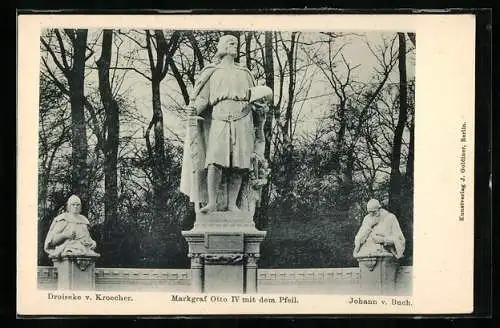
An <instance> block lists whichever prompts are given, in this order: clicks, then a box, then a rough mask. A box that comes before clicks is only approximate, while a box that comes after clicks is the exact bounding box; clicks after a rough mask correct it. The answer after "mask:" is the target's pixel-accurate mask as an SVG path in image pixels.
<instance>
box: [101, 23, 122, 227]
mask: <svg viewBox="0 0 500 328" xmlns="http://www.w3.org/2000/svg"><path fill="white" fill-rule="evenodd" d="M112 42H113V31H112V30H104V31H103V38H102V52H101V57H100V58H99V60H98V61H97V67H98V73H99V93H100V96H101V102H102V104H103V106H104V111H105V113H106V119H105V122H104V131H106V134H105V135H104V138H105V140H104V217H105V231H106V232H110V231H111V229H112V228H113V227H114V226H115V225H116V223H117V221H118V177H117V172H118V140H119V116H118V111H119V109H118V103H117V102H116V100H115V99H114V97H113V93H112V89H111V83H110V80H109V67H110V64H111V45H112Z"/></svg>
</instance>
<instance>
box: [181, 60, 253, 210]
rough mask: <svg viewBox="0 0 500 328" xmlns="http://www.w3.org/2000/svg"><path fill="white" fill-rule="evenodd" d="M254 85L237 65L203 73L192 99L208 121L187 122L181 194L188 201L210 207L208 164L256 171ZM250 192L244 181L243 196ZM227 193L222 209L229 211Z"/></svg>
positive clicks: (214, 67)
mask: <svg viewBox="0 0 500 328" xmlns="http://www.w3.org/2000/svg"><path fill="white" fill-rule="evenodd" d="M254 85H255V81H254V79H253V77H252V74H251V73H250V71H249V70H248V69H246V68H245V67H242V66H240V65H238V64H235V65H231V66H229V67H228V66H222V65H220V64H217V65H208V66H206V67H205V68H204V69H203V70H202V72H201V74H200V77H199V79H198V80H197V82H196V84H195V87H194V90H193V92H192V94H191V97H190V106H192V107H194V108H195V109H196V112H197V113H198V115H199V116H200V117H202V118H203V120H196V119H195V118H192V117H190V118H189V119H188V126H187V129H188V130H187V134H186V135H187V137H186V139H185V142H184V154H183V160H182V172H181V183H180V191H181V192H182V193H184V194H186V195H188V196H189V199H190V201H191V202H194V203H206V202H207V201H208V193H207V181H206V176H207V170H206V168H207V166H208V165H209V164H214V163H215V164H218V165H220V166H223V167H226V168H239V169H249V168H251V165H252V163H251V154H252V152H253V150H254V144H255V131H254V129H255V127H254V124H253V116H252V113H251V112H248V111H247V106H246V105H247V104H248V100H249V89H250V88H251V87H253V86H254ZM246 188H247V186H246V185H245V181H244V183H243V185H242V191H244V190H245V189H246ZM224 189H225V187H223V188H221V190H220V192H219V194H220V197H218V207H223V206H224V205H225V204H224V199H225V198H226V197H225V196H226V194H227V190H224ZM244 197H245V196H244V195H243V198H244ZM219 199H220V201H219ZM240 203H241V202H240Z"/></svg>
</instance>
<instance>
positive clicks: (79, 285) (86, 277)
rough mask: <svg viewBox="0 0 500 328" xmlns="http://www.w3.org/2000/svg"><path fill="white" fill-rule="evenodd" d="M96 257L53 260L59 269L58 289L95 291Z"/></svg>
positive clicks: (67, 257) (68, 257)
mask: <svg viewBox="0 0 500 328" xmlns="http://www.w3.org/2000/svg"><path fill="white" fill-rule="evenodd" d="M96 258H97V257H96V256H64V257H62V258H60V259H52V261H53V263H54V267H56V268H57V289H60V290H94V289H95V260H96Z"/></svg>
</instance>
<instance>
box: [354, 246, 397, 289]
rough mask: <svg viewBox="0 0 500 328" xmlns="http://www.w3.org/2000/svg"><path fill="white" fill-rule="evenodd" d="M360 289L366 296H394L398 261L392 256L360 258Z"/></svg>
mask: <svg viewBox="0 0 500 328" xmlns="http://www.w3.org/2000/svg"><path fill="white" fill-rule="evenodd" d="M358 262H359V268H360V277H359V278H360V280H359V281H360V289H361V292H362V293H364V294H376V295H394V294H395V292H396V274H397V270H398V267H399V264H398V261H397V260H396V259H395V258H394V257H392V256H372V257H362V258H358Z"/></svg>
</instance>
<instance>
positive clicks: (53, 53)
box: [40, 37, 69, 77]
mask: <svg viewBox="0 0 500 328" xmlns="http://www.w3.org/2000/svg"><path fill="white" fill-rule="evenodd" d="M40 41H41V42H42V44H43V46H44V47H45V49H47V51H48V52H49V54H50V56H51V57H52V60H53V61H54V63H55V64H56V66H57V67H58V68H59V69H60V70H61V72H62V73H63V74H64V75H65V76H66V77H67V76H68V75H69V70H68V69H67V68H66V67H64V66H63V65H62V64H61V62H60V61H59V59H58V58H57V55H56V54H55V52H54V50H53V49H52V48H51V47H50V46H49V45H48V44H47V42H46V41H45V40H44V39H43V38H42V37H41V38H40ZM45 64H46V63H45Z"/></svg>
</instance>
